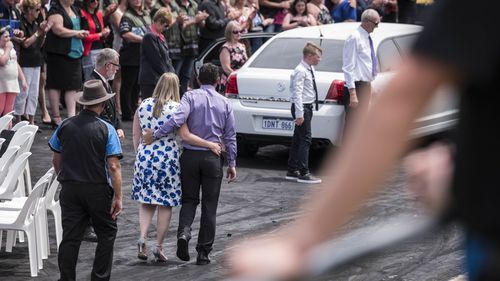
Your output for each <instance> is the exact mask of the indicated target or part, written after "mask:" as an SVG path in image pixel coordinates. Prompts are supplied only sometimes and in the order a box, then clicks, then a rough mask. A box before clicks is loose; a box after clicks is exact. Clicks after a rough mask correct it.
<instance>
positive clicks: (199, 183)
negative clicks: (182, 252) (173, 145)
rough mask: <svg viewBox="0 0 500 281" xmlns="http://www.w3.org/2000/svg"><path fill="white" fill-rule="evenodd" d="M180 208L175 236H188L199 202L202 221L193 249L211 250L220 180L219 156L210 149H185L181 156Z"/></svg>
mask: <svg viewBox="0 0 500 281" xmlns="http://www.w3.org/2000/svg"><path fill="white" fill-rule="evenodd" d="M180 162H181V171H182V173H181V182H182V207H181V211H180V214H179V228H178V230H177V236H178V237H180V236H181V235H183V234H184V235H186V236H187V238H188V239H190V238H191V225H192V224H193V220H194V216H195V215H196V207H197V206H198V204H199V203H200V187H201V220H200V232H199V234H198V244H197V245H196V251H198V252H200V251H202V250H203V251H205V252H206V253H207V254H208V253H210V251H211V250H212V245H213V243H214V238H215V218H216V213H217V205H218V203H219V194H220V186H221V183H222V176H223V172H222V157H219V156H217V155H215V154H214V153H212V152H211V151H202V150H188V149H185V150H184V152H183V153H182V155H181V159H180Z"/></svg>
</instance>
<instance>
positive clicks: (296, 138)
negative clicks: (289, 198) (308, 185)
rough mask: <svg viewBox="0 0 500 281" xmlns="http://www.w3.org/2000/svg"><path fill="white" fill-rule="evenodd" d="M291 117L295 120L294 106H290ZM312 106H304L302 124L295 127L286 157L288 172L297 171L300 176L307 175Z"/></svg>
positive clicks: (310, 141)
mask: <svg viewBox="0 0 500 281" xmlns="http://www.w3.org/2000/svg"><path fill="white" fill-rule="evenodd" d="M291 110H292V117H293V119H295V105H294V104H292V109H291ZM312 116H313V105H312V104H304V123H302V125H300V126H299V125H295V128H294V130H293V138H292V146H291V147H290V154H289V156H288V170H289V171H299V172H300V174H301V175H305V174H307V173H309V148H310V147H311V143H312V135H311V120H312Z"/></svg>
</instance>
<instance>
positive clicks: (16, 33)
mask: <svg viewBox="0 0 500 281" xmlns="http://www.w3.org/2000/svg"><path fill="white" fill-rule="evenodd" d="M12 33H13V34H14V36H15V37H17V38H24V32H23V31H22V30H20V29H14V30H13V31H12Z"/></svg>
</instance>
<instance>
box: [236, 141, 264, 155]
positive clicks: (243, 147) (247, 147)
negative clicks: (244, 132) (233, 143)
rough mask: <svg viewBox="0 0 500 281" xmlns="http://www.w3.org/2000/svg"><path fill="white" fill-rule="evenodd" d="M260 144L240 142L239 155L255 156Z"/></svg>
mask: <svg viewBox="0 0 500 281" xmlns="http://www.w3.org/2000/svg"><path fill="white" fill-rule="evenodd" d="M258 150H259V146H257V145H256V144H248V143H244V142H238V156H239V157H253V156H254V155H255V154H257V151H258Z"/></svg>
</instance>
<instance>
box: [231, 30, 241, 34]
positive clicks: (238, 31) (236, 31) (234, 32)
mask: <svg viewBox="0 0 500 281" xmlns="http://www.w3.org/2000/svg"><path fill="white" fill-rule="evenodd" d="M240 33H241V30H233V34H240Z"/></svg>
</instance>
